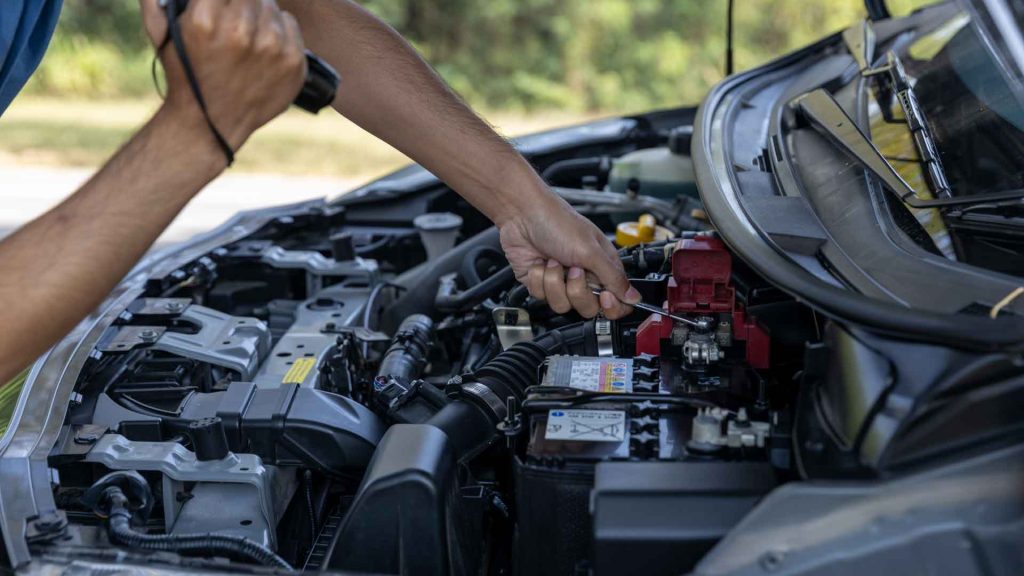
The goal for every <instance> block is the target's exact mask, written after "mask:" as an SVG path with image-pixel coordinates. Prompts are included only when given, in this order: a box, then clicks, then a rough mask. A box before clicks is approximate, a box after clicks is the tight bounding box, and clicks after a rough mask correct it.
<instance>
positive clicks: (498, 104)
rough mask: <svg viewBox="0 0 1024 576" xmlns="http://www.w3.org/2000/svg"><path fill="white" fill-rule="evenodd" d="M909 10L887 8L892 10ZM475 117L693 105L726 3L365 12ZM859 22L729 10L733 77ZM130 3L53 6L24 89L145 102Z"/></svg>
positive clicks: (793, 9)
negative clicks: (411, 49)
mask: <svg viewBox="0 0 1024 576" xmlns="http://www.w3.org/2000/svg"><path fill="white" fill-rule="evenodd" d="M922 3H924V2H914V1H913V0H897V1H896V2H890V4H891V5H892V6H893V7H894V10H897V11H901V10H903V11H905V10H907V9H909V8H911V7H912V6H914V5H916V4H922ZM363 5H364V6H366V7H367V8H368V9H370V10H371V11H373V12H375V13H376V14H377V15H379V16H381V17H382V18H383V19H384V20H386V21H387V22H388V23H390V24H391V25H392V26H394V27H395V28H396V29H397V30H398V31H399V32H401V33H402V34H403V35H404V36H405V37H406V38H408V39H409V40H410V41H411V42H412V43H413V44H414V45H415V46H416V47H417V48H418V49H419V50H420V51H421V52H422V53H423V55H424V57H426V59H427V60H428V61H429V62H430V63H431V64H433V65H434V67H435V68H436V69H437V70H438V72H440V74H441V75H442V76H443V77H444V78H445V79H446V80H447V81H448V82H449V83H450V84H451V85H452V87H453V88H454V89H455V90H456V91H457V92H459V93H460V94H461V95H462V96H463V97H464V98H465V99H466V100H467V101H469V102H470V103H471V104H473V105H475V106H479V107H482V108H484V109H486V110H503V109H511V110H523V111H532V110H538V109H560V110H576V111H588V112H594V111H601V112H613V111H614V112H620V113H621V112H629V111H639V110H643V109H649V108H657V107H664V106H674V105H679V104H681V103H695V102H698V101H699V99H700V98H701V96H703V94H704V93H705V92H706V91H707V90H708V88H709V87H710V86H711V85H713V84H714V83H715V82H717V81H718V80H720V79H721V78H722V74H723V70H724V54H725V24H726V2H725V0H365V1H364V2H363ZM863 16H864V7H863V3H862V0H838V1H837V0H736V8H735V56H736V67H737V69H740V70H742V69H744V68H749V67H752V66H756V65H758V64H761V63H763V62H765V61H767V60H769V59H771V58H773V57H775V56H778V55H781V54H783V53H786V52H788V51H790V50H793V49H794V48H797V47H799V46H802V45H804V44H807V43H810V42H813V41H814V40H816V39H818V38H821V37H822V36H824V35H825V34H827V33H830V32H834V31H836V30H839V29H841V28H843V27H845V26H848V25H849V24H851V23H852V22H854V21H855V20H857V19H858V18H862V17H863ZM151 58H152V56H151V50H150V48H149V46H148V42H147V40H146V38H145V36H144V35H143V34H142V31H141V28H140V25H139V17H138V0H72V1H69V2H65V7H64V14H63V15H62V17H61V21H60V25H59V27H58V31H57V34H56V36H55V38H54V41H53V44H52V46H51V48H50V51H49V53H48V54H47V56H46V59H45V60H44V62H43V64H42V67H41V69H40V71H39V73H38V75H37V77H36V79H35V81H34V82H33V83H32V85H31V86H30V91H31V92H32V93H35V94H46V95H51V96H53V95H57V96H63V95H75V96H78V95H84V96H88V97H92V98H100V97H115V96H122V97H123V96H142V95H148V94H150V93H152V91H153V83H152V80H151V78H150V69H149V66H150V60H151Z"/></svg>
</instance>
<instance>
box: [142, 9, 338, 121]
mask: <svg viewBox="0 0 1024 576" xmlns="http://www.w3.org/2000/svg"><path fill="white" fill-rule="evenodd" d="M167 2H174V3H175V7H176V8H177V10H175V13H176V14H181V13H183V12H184V11H185V8H186V7H188V0H161V1H160V5H161V6H164V5H166V3H167ZM340 82H341V77H340V76H338V73H337V72H336V71H335V70H334V68H332V67H331V65H330V64H328V63H327V62H324V61H323V60H322V59H321V58H320V57H319V56H317V55H316V54H313V53H312V52H310V51H309V50H306V81H305V82H303V84H302V90H301V91H299V95H298V96H296V97H295V100H294V101H293V104H295V105H296V106H298V107H299V108H302V109H303V110H305V111H307V112H310V113H313V114H316V113H317V112H319V111H320V110H321V109H322V108H325V107H327V106H330V104H331V102H333V101H334V95H335V94H337V92H338V84H339V83H340Z"/></svg>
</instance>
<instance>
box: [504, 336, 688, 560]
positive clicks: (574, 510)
mask: <svg viewBox="0 0 1024 576" xmlns="http://www.w3.org/2000/svg"><path fill="white" fill-rule="evenodd" d="M649 364H650V362H648V361H647V359H633V358H604V357H587V356H552V357H550V358H548V360H547V362H546V364H545V366H544V370H543V373H542V375H541V378H540V383H541V386H539V387H537V388H536V389H535V390H534V393H532V394H531V395H530V397H529V398H528V400H527V402H526V403H525V404H524V406H523V408H524V414H523V417H524V424H525V425H526V426H527V427H528V429H527V431H526V433H527V438H528V442H527V445H526V448H525V451H522V452H521V453H520V455H519V456H518V457H517V458H516V462H515V478H516V484H517V487H516V493H518V494H529V498H523V499H520V500H519V501H518V502H517V503H516V507H517V514H518V517H519V519H520V526H521V529H520V532H519V536H518V553H517V556H516V561H517V573H519V574H559V575H565V574H574V573H585V572H586V569H587V568H586V562H587V559H589V558H590V557H591V541H592V535H591V521H590V510H589V505H590V491H591V489H592V488H593V485H594V469H595V466H596V464H597V463H599V462H603V461H631V460H649V459H658V458H659V456H660V455H661V454H663V453H664V454H666V455H671V454H676V453H681V451H682V450H681V449H680V450H678V451H677V450H675V449H673V447H672V445H673V444H674V443H676V442H680V441H682V442H685V437H686V432H687V430H688V426H689V421H690V419H692V416H693V414H696V410H695V409H690V408H689V407H684V410H685V411H686V412H688V414H674V413H668V412H665V413H661V412H662V411H661V410H659V409H658V408H657V407H656V406H655V405H653V404H650V403H644V402H635V401H634V400H633V399H632V396H633V393H634V391H635V390H637V388H638V385H639V386H640V387H646V388H648V389H654V388H656V387H657V386H656V383H654V382H652V381H651V378H652V377H656V375H657V370H652V369H651V368H650V366H649ZM559 392H563V394H558V393H559ZM549 393H551V394H558V395H559V396H572V395H573V394H577V393H578V394H583V395H586V396H593V397H595V398H596V397H600V398H602V400H601V401H599V402H597V401H595V402H582V403H580V404H579V405H576V406H566V407H556V408H542V409H538V410H533V409H531V408H530V404H531V402H534V401H536V400H542V399H544V398H545V397H547V396H548V394H549ZM617 396H621V397H622V401H617V400H616V397H617ZM541 404H543V402H541Z"/></svg>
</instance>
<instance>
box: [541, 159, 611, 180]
mask: <svg viewBox="0 0 1024 576" xmlns="http://www.w3.org/2000/svg"><path fill="white" fill-rule="evenodd" d="M611 167H612V162H611V158H609V157H608V156H595V157H592V158H569V159H567V160H559V161H557V162H552V163H551V165H549V166H548V167H547V168H545V169H544V172H542V173H541V178H543V179H544V181H545V182H547V183H548V184H550V185H552V186H580V185H581V184H582V181H583V177H584V176H597V177H598V179H599V182H600V181H602V180H607V179H608V173H609V172H610V171H611Z"/></svg>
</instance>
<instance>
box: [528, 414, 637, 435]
mask: <svg viewBox="0 0 1024 576" xmlns="http://www.w3.org/2000/svg"><path fill="white" fill-rule="evenodd" d="M544 438H546V439H548V440H579V441H584V442H621V441H623V440H625V438H626V413H625V412H623V411H622V410H550V411H549V412H548V424H547V428H545V430H544Z"/></svg>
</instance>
